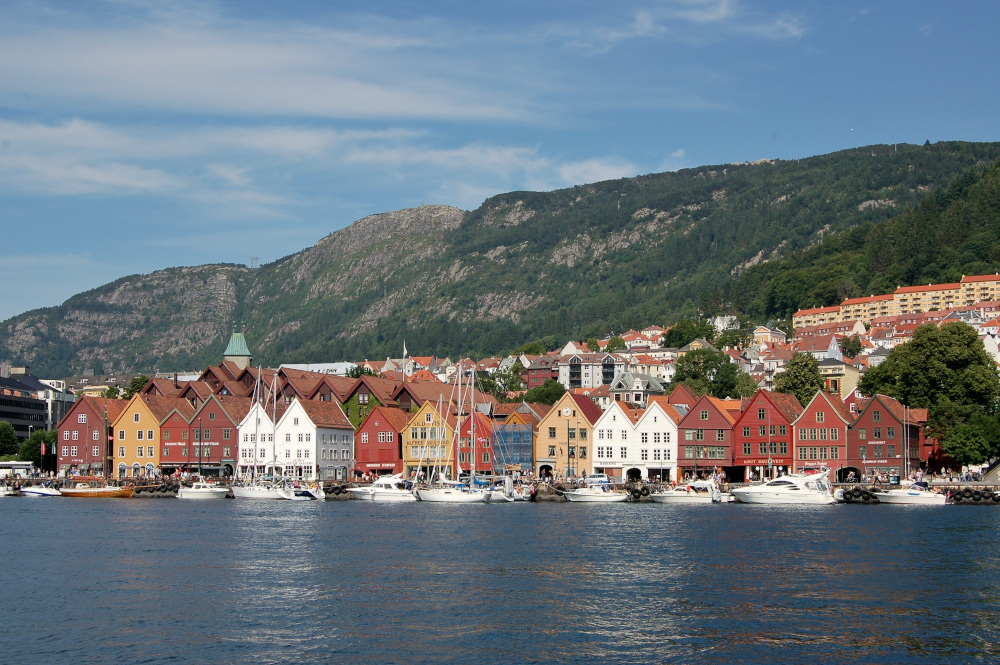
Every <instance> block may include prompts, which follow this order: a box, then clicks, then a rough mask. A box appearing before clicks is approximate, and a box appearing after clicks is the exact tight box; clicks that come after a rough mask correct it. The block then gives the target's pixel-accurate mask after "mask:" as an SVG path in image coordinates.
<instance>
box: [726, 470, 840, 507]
mask: <svg viewBox="0 0 1000 665" xmlns="http://www.w3.org/2000/svg"><path fill="white" fill-rule="evenodd" d="M732 495H733V496H734V497H736V500H737V501H740V502H741V503H778V504H799V505H807V504H814V505H819V504H830V503H837V500H836V499H834V498H833V492H832V491H831V490H830V481H829V480H828V479H827V475H826V472H820V473H809V474H806V473H790V474H785V475H782V476H778V477H777V478H775V479H774V480H769V481H767V482H766V483H764V484H763V485H747V486H746V487H738V488H736V489H734V490H732Z"/></svg>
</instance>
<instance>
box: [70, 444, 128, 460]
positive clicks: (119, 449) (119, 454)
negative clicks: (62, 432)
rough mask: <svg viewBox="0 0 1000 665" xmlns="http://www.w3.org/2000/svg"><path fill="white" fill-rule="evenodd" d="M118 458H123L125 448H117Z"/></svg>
mask: <svg viewBox="0 0 1000 665" xmlns="http://www.w3.org/2000/svg"><path fill="white" fill-rule="evenodd" d="M63 454H65V453H63ZM118 457H125V446H118Z"/></svg>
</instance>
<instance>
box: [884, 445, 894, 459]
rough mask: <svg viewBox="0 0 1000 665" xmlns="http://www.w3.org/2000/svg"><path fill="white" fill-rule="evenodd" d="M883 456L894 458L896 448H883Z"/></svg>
mask: <svg viewBox="0 0 1000 665" xmlns="http://www.w3.org/2000/svg"><path fill="white" fill-rule="evenodd" d="M885 454H886V456H887V457H895V456H896V446H894V445H893V446H886V447H885Z"/></svg>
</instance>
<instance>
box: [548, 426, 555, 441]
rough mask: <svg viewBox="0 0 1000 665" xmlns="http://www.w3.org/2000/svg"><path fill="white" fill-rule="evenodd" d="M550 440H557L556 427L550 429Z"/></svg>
mask: <svg viewBox="0 0 1000 665" xmlns="http://www.w3.org/2000/svg"><path fill="white" fill-rule="evenodd" d="M549 438H550V439H554V438H556V428H555V427H550V428H549Z"/></svg>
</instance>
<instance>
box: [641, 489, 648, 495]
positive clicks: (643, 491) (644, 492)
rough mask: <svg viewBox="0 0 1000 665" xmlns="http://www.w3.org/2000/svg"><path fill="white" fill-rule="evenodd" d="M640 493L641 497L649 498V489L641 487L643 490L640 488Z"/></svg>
mask: <svg viewBox="0 0 1000 665" xmlns="http://www.w3.org/2000/svg"><path fill="white" fill-rule="evenodd" d="M640 493H641V494H642V495H643V496H649V488H648V487H643V488H642V491H641V492H640Z"/></svg>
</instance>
